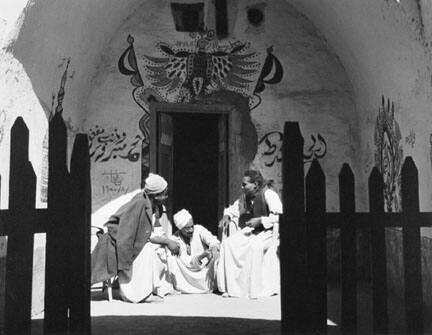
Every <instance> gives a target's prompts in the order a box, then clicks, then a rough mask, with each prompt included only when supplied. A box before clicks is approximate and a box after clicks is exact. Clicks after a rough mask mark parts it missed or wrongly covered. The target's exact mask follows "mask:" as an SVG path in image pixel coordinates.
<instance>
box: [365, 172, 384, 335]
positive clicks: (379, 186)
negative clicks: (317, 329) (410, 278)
mask: <svg viewBox="0 0 432 335" xmlns="http://www.w3.org/2000/svg"><path fill="white" fill-rule="evenodd" d="M368 183H369V211H370V212H371V213H383V212H384V181H383V178H382V175H381V173H380V172H379V170H378V168H376V167H374V168H373V169H372V172H371V174H370V176H369V181H368ZM370 236H371V254H372V257H371V270H372V317H373V332H374V334H387V333H388V322H389V320H388V312H387V298H388V296H387V257H386V240H385V228H384V227H383V226H382V225H380V224H379V222H377V220H374V221H373V222H371V229H370Z"/></svg>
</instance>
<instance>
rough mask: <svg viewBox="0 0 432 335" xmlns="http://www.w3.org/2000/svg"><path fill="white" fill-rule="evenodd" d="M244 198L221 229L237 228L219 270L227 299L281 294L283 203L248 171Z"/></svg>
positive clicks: (227, 242) (227, 240) (225, 245)
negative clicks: (281, 215) (280, 251)
mask: <svg viewBox="0 0 432 335" xmlns="http://www.w3.org/2000/svg"><path fill="white" fill-rule="evenodd" d="M242 192H243V194H242V196H241V197H240V199H238V200H236V202H235V203H234V204H233V205H231V206H230V207H228V208H227V209H225V211H224V217H223V219H222V220H221V222H220V224H219V227H220V228H221V229H224V228H226V227H228V226H230V227H236V229H238V230H237V231H235V232H232V230H233V229H232V228H231V231H230V236H229V237H226V238H224V239H223V241H222V245H221V252H220V258H219V265H218V268H217V283H218V289H219V291H220V292H222V293H223V296H230V297H249V298H258V297H262V296H270V295H273V294H278V293H279V292H280V263H279V257H278V255H277V248H278V245H279V236H278V227H279V226H278V225H279V214H281V213H282V202H281V201H280V198H279V196H278V194H277V193H276V192H275V191H274V190H273V189H271V188H270V187H269V186H268V185H267V184H266V183H265V182H264V179H263V177H262V175H261V173H260V172H259V171H254V170H248V171H246V172H245V174H244V177H243V181H242Z"/></svg>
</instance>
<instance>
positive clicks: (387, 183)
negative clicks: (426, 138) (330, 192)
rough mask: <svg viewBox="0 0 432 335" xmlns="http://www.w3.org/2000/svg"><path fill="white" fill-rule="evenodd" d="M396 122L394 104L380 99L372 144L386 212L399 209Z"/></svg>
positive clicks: (399, 147)
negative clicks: (382, 183)
mask: <svg viewBox="0 0 432 335" xmlns="http://www.w3.org/2000/svg"><path fill="white" fill-rule="evenodd" d="M401 139H402V136H401V132H400V128H399V124H398V122H397V121H396V120H395V117H394V103H391V104H390V100H389V99H388V100H387V104H386V103H385V99H384V96H383V97H382V102H381V106H380V108H379V110H378V116H377V118H376V125H375V134H374V143H375V147H376V150H375V165H376V166H377V167H378V169H379V171H380V172H381V174H382V176H383V180H384V205H385V210H386V211H387V212H398V211H400V209H401V201H400V187H401V178H400V177H401V176H400V173H401V166H402V159H403V149H402V145H401V143H400V141H401Z"/></svg>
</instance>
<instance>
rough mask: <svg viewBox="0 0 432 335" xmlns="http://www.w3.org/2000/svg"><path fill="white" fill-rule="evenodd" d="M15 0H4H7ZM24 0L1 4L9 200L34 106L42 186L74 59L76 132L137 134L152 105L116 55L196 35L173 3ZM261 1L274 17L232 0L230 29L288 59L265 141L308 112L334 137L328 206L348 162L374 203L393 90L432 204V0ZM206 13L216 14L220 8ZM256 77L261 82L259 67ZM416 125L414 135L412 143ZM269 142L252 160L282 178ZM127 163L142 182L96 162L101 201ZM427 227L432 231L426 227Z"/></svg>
mask: <svg viewBox="0 0 432 335" xmlns="http://www.w3.org/2000/svg"><path fill="white" fill-rule="evenodd" d="M10 1H12V0H8V1H6V2H2V5H3V6H6V7H7V6H8V5H9V4H10V3H11V2H10ZM208 3H209V2H207V1H206V6H207V5H208ZM14 4H18V5H17V7H16V8H18V9H15V10H7V11H4V10H0V26H1V27H5V29H3V33H2V35H1V36H0V42H1V44H0V46H1V51H0V73H1V76H0V78H1V79H0V127H1V128H0V136H1V139H0V159H1V161H2V164H0V174H1V175H2V181H3V182H2V184H3V187H2V191H1V192H2V193H1V203H0V207H1V208H5V207H7V202H8V197H7V193H8V187H7V182H6V183H5V182H4V181H7V180H8V175H9V171H8V169H9V167H8V163H7V162H8V156H9V130H10V127H11V126H12V124H13V122H14V120H15V118H16V117H17V116H23V118H24V120H25V122H26V123H27V125H28V127H29V129H30V150H29V151H30V155H31V157H30V159H31V162H32V164H33V167H34V169H35V172H36V175H37V177H38V187H39V188H40V183H41V182H40V179H41V170H42V156H43V153H42V142H43V138H44V136H45V133H46V127H47V116H48V114H49V111H50V106H51V99H52V94H53V92H54V93H57V91H58V89H59V85H60V80H61V76H62V74H63V73H64V70H65V64H66V60H67V59H70V66H69V69H68V77H67V82H66V84H65V99H64V101H63V108H64V117H65V119H66V120H67V121H68V123H69V125H70V126H69V130H70V131H69V133H70V140H72V137H73V134H74V132H77V131H82V130H83V131H90V128H92V127H94V126H96V125H100V126H101V127H103V128H104V129H106V131H107V132H114V131H115V129H116V128H115V127H118V129H119V131H121V132H122V131H124V132H126V134H127V136H128V137H129V136H132V137H133V136H134V135H136V134H139V128H138V125H137V122H138V120H139V118H140V116H141V114H140V113H142V110H141V109H140V107H139V106H138V105H137V104H136V103H135V102H134V101H133V99H132V97H131V91H132V86H131V84H130V83H129V78H128V77H126V76H123V75H121V74H120V73H119V72H118V69H117V65H116V63H117V60H118V57H119V55H120V54H121V52H122V51H123V50H124V49H125V47H127V45H126V42H125V41H126V37H127V35H128V34H129V33H130V34H133V35H134V37H135V44H134V45H135V47H136V52H137V57H138V58H139V59H142V58H140V57H142V55H143V54H146V55H153V56H160V55H159V54H158V53H157V52H156V49H155V44H156V43H157V42H159V41H163V42H167V43H169V44H175V43H176V42H179V41H183V42H187V41H189V39H188V35H187V34H185V33H175V32H174V27H173V23H172V19H171V14H170V11H169V4H168V3H165V2H158V1H154V0H148V1H146V2H141V1H135V0H130V1H128V2H127V4H125V2H123V1H115V0H112V1H108V0H106V1H102V0H92V1H67V0H32V1H24V0H21V1H17V2H15V0H14ZM260 4H261V6H263V7H262V8H264V10H265V17H266V19H265V21H264V24H263V26H261V27H260V28H255V27H252V26H250V25H249V24H248V23H247V20H246V8H248V7H250V6H253V5H256V3H255V2H253V1H246V0H244V1H238V2H236V3H235V4H233V3H232V2H229V7H230V8H231V9H232V10H230V14H229V15H230V17H229V27H230V28H229V29H230V31H231V32H232V33H233V35H232V36H230V38H232V39H233V40H241V41H246V42H250V44H251V49H250V50H251V51H255V52H257V60H258V61H259V63H260V64H261V65H262V62H263V61H264V58H265V49H266V48H267V47H269V46H273V48H274V54H275V55H276V56H277V57H278V59H279V60H280V61H281V63H282V65H283V68H284V77H283V80H282V82H280V83H278V84H276V85H268V86H267V87H266V89H265V91H264V92H263V93H261V98H262V103H261V104H260V105H259V106H258V107H257V108H255V109H253V110H252V111H251V119H252V121H253V123H254V125H255V127H256V130H257V136H258V139H261V138H262V137H263V136H264V135H265V134H267V133H269V132H271V131H282V129H283V122H284V121H286V120H298V121H300V122H301V123H300V126H301V130H302V132H303V136H304V137H305V142H306V143H305V144H306V145H307V144H308V138H309V136H310V135H311V134H317V133H319V134H321V135H322V136H323V137H324V138H325V140H326V141H327V144H328V153H327V154H326V156H325V157H324V158H323V159H322V160H321V163H322V165H323V168H324V170H325V172H326V173H327V185H328V187H329V189H328V203H327V209H328V210H337V209H338V205H337V203H338V201H337V196H336V190H337V184H336V180H337V174H338V172H339V169H340V166H341V164H342V163H343V162H348V163H350V164H351V166H352V167H353V170H354V172H355V175H356V177H358V178H357V179H356V180H357V182H356V188H357V196H358V198H357V199H358V200H357V201H358V203H357V209H358V210H367V199H366V194H367V190H366V185H367V176H368V174H369V172H370V170H371V169H372V167H373V166H374V164H375V162H374V151H375V144H374V140H373V135H374V131H375V126H376V117H377V114H378V109H379V107H380V104H381V96H382V95H384V96H385V98H386V99H387V98H388V99H390V100H391V101H392V102H394V105H395V114H394V117H395V120H396V121H397V122H398V123H399V125H400V129H401V134H402V139H401V143H400V144H401V145H402V147H403V155H404V156H406V155H412V156H413V158H414V160H415V162H416V164H417V167H418V169H419V181H420V208H421V210H423V211H430V210H431V207H432V192H431V190H432V178H431V177H432V175H431V174H432V166H431V165H432V156H431V155H432V149H431V142H430V135H431V133H432V131H431V128H432V125H431V122H432V120H431V118H432V114H431V111H430V106H431V100H432V90H431V86H432V80H431V77H432V70H431V67H430V64H431V57H430V42H431V25H430V23H429V22H428V18H430V16H431V13H432V12H431V6H430V3H429V2H428V1H427V0H420V1H417V0H404V1H401V2H396V1H393V0H380V1H376V0H364V1H361V2H360V1H343V2H342V1H332V2H329V1H320V0H308V1H300V0H288V1H286V2H285V1H282V0H280V1H279V0H277V1H262V2H261V3H260ZM293 6H294V7H293ZM6 7H0V9H3V8H6ZM294 8H296V9H297V10H298V11H297V10H296V9H294ZM206 13H207V14H206V15H207V16H208V18H211V14H209V13H210V10H206ZM300 13H303V14H300ZM209 20H210V19H209ZM209 24H210V25H212V24H214V22H211V20H210V21H209ZM142 68H143V65H142V64H140V69H142ZM251 78H252V79H254V80H256V79H257V75H255V76H254V77H251ZM248 93H249V94H250V93H251V91H249V92H248ZM92 129H94V128H92ZM411 130H412V131H413V132H414V133H415V143H414V145H412V143H408V142H407V141H406V138H407V137H408V136H409V135H410V133H411ZM120 134H122V133H120ZM70 142H71V141H70ZM263 150H265V148H263V147H262V146H261V147H260V146H258V148H257V155H256V157H255V159H254V160H253V162H251V163H252V166H255V167H259V168H262V169H263V172H264V174H265V176H266V177H268V178H273V179H275V180H276V181H277V182H278V181H279V184H278V187H280V163H275V164H273V166H272V167H268V166H266V165H265V160H264V155H263V154H262V153H263ZM305 166H306V168H307V165H305ZM123 170H127V171H128V172H129V174H128V176H127V178H126V176H124V175H120V176H123V177H124V179H123V181H124V183H125V186H127V189H128V191H132V190H133V189H135V188H136V186H138V185H139V175H140V171H139V170H140V168H139V163H137V162H128V161H126V160H123V161H119V160H117V161H115V162H114V161H110V162H108V163H101V164H99V163H97V164H93V166H92V174H93V189H94V194H93V199H94V204H93V207H94V210H96V209H97V208H98V207H99V206H102V205H103V204H105V203H106V202H107V201H109V200H110V199H111V198H113V197H114V195H109V196H104V195H103V194H102V195H101V194H99V193H97V192H98V190H99V192H100V190H102V187H103V186H104V182H106V180H107V179H106V178H111V176H112V171H117V172H118V171H120V172H122V171H123ZM104 172H107V174H104ZM114 174H115V173H114ZM107 175H108V177H106V176H107ZM110 182H111V181H110ZM117 182H118V179H117ZM5 186H6V187H5ZM125 193H126V191H125ZM39 194H40V192H38V196H40V195H39ZM110 197H111V198H110ZM37 201H38V206H43V204H42V203H41V201H40V199H38V200H37ZM423 235H424V236H431V235H432V234H431V232H430V230H423Z"/></svg>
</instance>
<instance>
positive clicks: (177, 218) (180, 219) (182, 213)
mask: <svg viewBox="0 0 432 335" xmlns="http://www.w3.org/2000/svg"><path fill="white" fill-rule="evenodd" d="M190 220H192V215H191V214H190V213H189V212H188V211H187V210H186V209H182V210H179V211H178V212H177V213H175V214H174V224H175V225H176V227H177V228H178V229H179V230H181V229H183V228H184V226H186V225H187V224H188V223H189V221H190Z"/></svg>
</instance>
